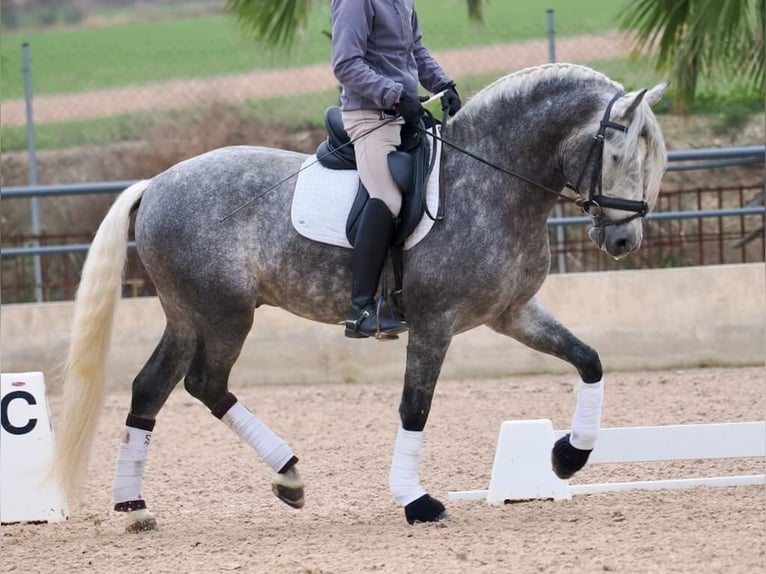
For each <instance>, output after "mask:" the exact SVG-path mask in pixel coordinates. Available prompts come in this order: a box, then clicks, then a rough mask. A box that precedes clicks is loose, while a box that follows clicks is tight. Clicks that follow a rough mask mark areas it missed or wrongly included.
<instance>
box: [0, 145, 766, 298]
mask: <svg viewBox="0 0 766 574" xmlns="http://www.w3.org/2000/svg"><path fill="white" fill-rule="evenodd" d="M765 156H766V150H765V148H764V147H763V146H750V147H739V148H723V149H715V148H714V149H698V150H686V151H671V152H669V153H668V163H669V167H668V171H688V170H691V169H704V170H710V169H713V168H718V167H728V166H731V165H751V164H764V163H766V162H765V161H764V160H765ZM133 183H134V180H126V181H111V182H95V183H75V184H58V185H34V186H13V187H5V188H2V189H1V190H0V197H1V198H2V200H11V199H13V200H23V199H29V200H30V201H31V200H39V199H40V198H50V197H57V196H64V197H67V196H68V197H71V196H80V195H94V194H109V193H111V194H117V193H120V192H122V191H123V190H125V189H126V188H127V187H129V186H130V185H132V184H133ZM761 188H762V184H761ZM716 190H717V191H716ZM745 190H746V191H745ZM689 191H692V190H689ZM697 191H700V190H697ZM732 191H735V190H734V189H728V190H727V189H726V188H723V187H719V188H714V189H710V190H707V191H705V193H707V194H708V195H707V196H706V197H708V200H705V201H700V200H699V199H698V200H697V201H696V202H694V201H692V202H678V201H669V202H668V201H660V202H659V203H658V204H657V206H655V209H659V211H656V212H654V213H651V214H649V215H648V217H647V219H648V221H649V222H656V223H654V225H655V226H658V225H661V226H662V227H659V228H658V227H655V228H654V233H655V236H654V237H653V238H652V237H651V233H652V231H651V230H650V229H649V228H648V229H647V230H646V233H645V234H647V246H650V245H652V243H653V244H654V247H655V248H658V249H660V250H661V251H662V253H663V256H662V258H663V260H665V259H667V260H668V261H669V263H668V264H672V261H680V263H678V264H681V265H689V264H716V263H727V262H737V261H740V262H744V261H752V260H753V257H756V255H755V254H754V251H753V246H752V245H751V246H748V249H747V254H746V252H745V250H744V249H743V250H741V257H740V259H732V255H731V254H728V255H725V256H724V255H721V252H722V250H723V247H722V246H723V245H724V244H725V243H729V242H731V240H732V239H734V237H733V235H732V233H734V232H733V231H732V230H733V229H735V228H736V230H737V232H741V234H742V235H745V234H747V233H748V231H749V230H751V229H754V228H756V227H758V226H759V225H762V218H763V215H764V213H765V212H766V209H765V208H764V206H763V205H753V201H752V198H753V197H756V198H757V197H758V195H759V194H758V191H759V187H758V186H755V187H754V186H746V188H742V189H740V190H739V194H738V196H737V194H736V193H735V194H733V195H732V194H731V193H729V192H732ZM711 192H712V193H719V196H720V197H719V199H718V200H717V201H711V196H710V195H709V194H710V193H711ZM724 192H726V193H724ZM744 193H747V194H748V196H749V197H748V196H745V195H743V194H744ZM665 195H667V193H663V194H661V196H660V199H662V198H663V196H665ZM697 195H699V193H698V194H697ZM724 196H725V197H729V198H730V199H727V200H725V201H722V200H721V198H723V197H724ZM761 197H762V195H761ZM663 204H664V205H663ZM716 206H717V208H716ZM557 207H558V208H559V209H557V210H555V211H554V212H553V214H552V216H551V217H550V218H549V220H548V224H549V226H550V228H551V236H550V242H551V252H552V255H553V257H554V264H553V268H552V270H551V271H552V272H558V273H566V272H567V271H572V270H574V271H582V270H593V269H598V270H601V269H603V268H605V267H603V264H601V263H598V264H596V263H594V262H593V260H592V259H591V258H590V256H589V255H587V254H586V252H585V249H584V248H585V243H587V236H586V235H585V234H584V231H583V232H582V233H581V232H580V230H578V229H577V226H582V227H583V230H584V227H585V225H587V224H588V223H590V218H589V217H585V216H581V215H579V214H578V213H577V211H576V210H574V209H568V208H566V209H565V208H563V207H564V206H560V205H557ZM568 207H571V206H568ZM663 208H664V211H663ZM759 216H760V217H759ZM754 217H755V218H756V219H753V218H754ZM716 218H717V219H718V221H719V222H722V221H728V222H729V223H727V224H721V223H718V224H715V223H712V221H711V224H704V225H703V220H707V221H710V220H715V219H716ZM733 218H739V222H738V224H735V221H736V220H735V219H733ZM673 220H677V222H676V223H674V221H673ZM688 220H692V221H688ZM693 220H696V222H695V221H693ZM685 221H688V223H684V222H685ZM667 225H670V227H667ZM671 228H672V229H674V230H675V231H672V230H671ZM715 228H717V229H718V230H717V231H716V230H715ZM566 229H569V230H572V231H571V232H569V231H567V232H565V231H564V230H566ZM709 229H713V231H709ZM656 233H659V234H660V235H656ZM673 234H675V235H679V234H680V235H679V237H680V236H687V237H692V236H693V237H694V238H695V240H696V241H697V242H699V243H700V244H702V243H706V244H713V243H717V244H718V246H717V247H716V248H715V249H713V248H711V249H713V251H716V253H713V252H712V251H711V254H710V255H711V256H712V257H708V256H707V254H703V253H702V252H700V253H699V254H696V255H694V248H693V247H691V246H689V245H687V246H686V247H683V246H682V247H680V248H679V245H680V244H682V243H683V241H681V240H683V237H680V239H679V237H675V238H674V236H673ZM716 234H717V235H716ZM583 238H585V239H583ZM83 239H84V240H86V241H87V235H85V236H83V235H80V236H79V237H74V236H73V237H71V238H70V239H69V240H75V241H80V242H78V243H73V244H63V243H65V242H66V240H67V238H66V237H61V236H59V237H55V236H54V237H47V238H46V237H43V236H42V235H37V236H36V235H35V234H34V233H33V234H32V235H31V236H26V237H17V238H16V244H15V245H6V246H3V247H2V248H0V251H1V253H2V261H3V262H4V268H5V267H8V268H10V269H11V270H12V269H13V268H16V269H21V267H24V266H25V265H27V266H28V265H29V261H28V260H27V263H26V264H23V265H22V260H19V262H18V263H12V262H11V261H12V258H23V257H32V258H33V263H35V262H36V263H37V265H40V261H41V258H42V257H49V256H58V255H64V254H71V256H72V257H74V258H75V259H73V260H72V261H71V262H68V264H69V265H70V266H71V265H75V266H77V265H78V263H77V261H79V260H80V258H82V257H83V256H84V254H85V253H86V252H87V251H88V249H89V248H90V244H89V243H84V242H82V241H83ZM41 241H42V242H45V241H47V242H48V243H50V242H51V241H54V242H60V243H61V244H50V245H40V244H39V243H40V242H41ZM684 241H685V240H684ZM5 242H6V244H7V243H9V238H8V237H6V238H5ZM20 243H21V244H20ZM25 243H27V244H25ZM127 247H128V249H129V250H131V255H130V257H133V254H135V251H134V249H135V242H133V241H128V242H127ZM700 249H701V248H700ZM690 252H691V254H690ZM679 253H681V255H680V256H679ZM679 257H680V259H679ZM758 257H760V255H759V256H758ZM641 259H642V260H643V259H644V258H643V257H642V258H641ZM761 260H762V259H761ZM6 263H7V266H6ZM42 263H44V264H45V263H47V267H46V269H49V268H50V265H54V266H61V265H64V263H63V262H58V260H56V259H50V258H48V259H45V260H42ZM79 264H80V265H81V263H79ZM642 264H643V265H648V266H650V267H651V266H653V265H655V264H653V263H652V261H650V260H649V259H646V260H643V263H642ZM137 265H138V267H140V263H137ZM19 266H21V267H19ZM655 266H656V265H655ZM41 268H42V266H41ZM136 269H137V268H136ZM22 271H23V270H22ZM5 272H6V270H5V269H4V274H5ZM18 272H19V271H17V273H18ZM137 272H139V273H141V272H140V271H137ZM67 273H70V272H67ZM26 274H27V271H23V273H22V275H25V276H26ZM74 276H75V277H76V274H75V275H74ZM134 279H135V278H134ZM19 285H21V286H22V288H23V289H29V288H30V287H29V285H28V284H27V283H26V280H24V282H23V284H22V283H20V284H19ZM67 285H68V283H67ZM50 288H51V286H50V284H49V280H45V281H44V280H43V279H42V278H41V277H38V274H37V273H35V278H34V299H35V300H37V301H38V302H41V301H43V300H44V299H45V297H44V296H43V291H44V290H48V291H49V290H50ZM15 289H19V287H16V288H15ZM4 291H5V289H4ZM134 291H135V290H134ZM70 292H71V289H69V287H66V293H70ZM64 296H65V297H66V296H67V295H66V294H65V295H64ZM11 299H13V297H11ZM25 300H26V299H25Z"/></svg>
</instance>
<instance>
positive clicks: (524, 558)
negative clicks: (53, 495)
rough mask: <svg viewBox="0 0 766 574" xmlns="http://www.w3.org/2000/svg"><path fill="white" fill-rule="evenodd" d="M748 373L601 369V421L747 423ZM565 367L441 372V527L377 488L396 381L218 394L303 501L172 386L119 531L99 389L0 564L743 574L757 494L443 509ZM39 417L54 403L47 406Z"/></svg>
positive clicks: (434, 465) (591, 471)
mask: <svg viewBox="0 0 766 574" xmlns="http://www.w3.org/2000/svg"><path fill="white" fill-rule="evenodd" d="M764 374H765V373H764V368H763V367H752V368H740V369H705V370H688V371H674V372H639V373H608V374H607V376H606V378H605V380H606V383H607V394H606V404H605V411H604V418H603V422H604V426H609V427H614V426H632V425H638V426H640V425H656V424H681V423H703V422H734V421H754V420H763V418H764V413H765V412H766V408H765V401H764V396H765V394H764V390H765V389H764ZM574 380H575V377H574V376H573V375H569V376H551V375H545V376H542V375H540V376H523V377H514V378H510V379H505V380H482V381H477V380H466V381H442V382H441V383H440V385H439V387H438V389H437V393H436V397H435V399H434V405H433V410H432V412H431V417H430V421H429V425H428V427H427V428H426V433H425V441H424V452H423V457H422V463H421V481H422V482H423V484H424V486H425V487H426V488H427V489H428V490H429V492H430V493H431V494H432V495H433V496H436V497H438V498H440V499H442V500H443V501H444V502H445V503H446V504H447V505H448V510H449V512H450V514H451V520H450V521H448V522H446V523H440V524H420V525H415V526H409V525H408V524H407V523H406V522H405V520H404V516H403V513H402V511H401V509H400V508H399V507H398V506H397V505H396V504H395V502H394V501H393V499H392V498H391V497H390V496H389V494H388V487H387V476H388V468H389V463H390V458H391V452H392V448H393V440H394V436H395V433H396V428H397V426H398V416H397V405H398V400H399V395H400V392H401V387H400V384H399V383H398V382H396V381H391V382H387V383H381V384H379V385H343V384H337V385H334V384H332V385H321V386H310V385H309V386H285V387H268V386H250V387H244V388H236V389H232V390H233V391H234V392H235V393H236V394H238V396H239V397H240V399H241V400H242V401H243V402H245V403H246V404H248V405H249V406H250V407H251V408H252V409H253V410H254V411H255V412H256V413H257V414H258V415H259V416H260V417H261V418H262V419H264V420H265V421H267V422H268V423H269V424H270V425H271V426H272V428H273V429H274V430H275V431H277V432H278V433H280V434H281V435H282V436H284V437H285V438H286V439H287V440H288V441H289V443H290V444H291V446H292V447H293V449H294V450H295V451H296V453H297V454H298V455H299V457H300V458H301V462H300V469H301V471H302V473H303V475H304V478H305V480H306V485H307V491H306V496H307V502H306V507H305V508H304V509H303V510H301V511H296V510H292V509H290V508H288V507H287V506H285V505H284V504H282V503H281V502H279V501H278V500H277V499H276V498H274V497H273V496H272V494H271V492H270V488H269V485H270V471H268V469H267V468H266V467H265V465H264V464H262V463H260V462H259V461H258V460H256V457H255V455H254V454H252V452H251V451H250V450H249V448H248V447H246V446H245V445H244V444H243V443H241V442H240V441H239V440H238V439H236V438H235V436H234V435H233V434H232V433H231V431H229V430H228V429H227V428H226V427H225V426H224V425H222V424H221V423H220V422H219V421H217V420H216V419H215V418H214V417H212V416H211V415H210V414H209V413H207V411H206V410H205V408H204V407H203V406H202V405H200V404H199V403H197V402H196V401H195V400H194V399H192V398H191V397H190V396H188V395H187V394H186V393H185V392H184V391H182V390H179V391H177V392H175V393H174V394H173V395H172V396H171V398H170V400H169V403H168V405H167V406H166V407H165V409H164V410H163V411H162V412H161V413H160V416H159V418H158V424H157V427H156V429H155V432H154V436H153V440H152V449H151V452H150V456H149V462H148V467H147V477H146V482H145V491H144V495H145V497H146V499H147V501H148V504H149V507H150V508H151V509H152V510H153V511H154V513H155V516H156V517H157V519H158V521H159V529H158V530H157V531H154V532H150V533H142V534H139V535H129V534H126V533H124V532H123V527H124V523H123V517H122V516H121V515H118V514H116V513H114V512H112V511H111V510H110V507H111V478H112V472H113V470H114V462H115V457H116V453H117V446H118V441H119V435H120V431H121V429H122V425H123V422H124V419H125V415H126V413H127V407H128V404H129V392H128V390H127V389H126V390H124V391H121V392H116V393H112V394H110V395H109V396H108V398H107V402H106V405H105V408H104V410H103V416H102V418H101V422H100V426H99V432H98V438H97V440H96V443H95V447H94V455H93V459H92V462H91V467H90V473H89V478H88V481H87V484H86V485H85V486H84V489H83V503H82V505H81V506H80V507H79V508H75V509H71V517H70V519H69V521H67V522H66V523H61V524H42V525H24V524H15V525H8V526H4V527H3V528H2V568H1V569H2V571H3V572H19V573H21V572H24V573H36V572H40V573H52V572H93V573H102V572H103V573H107V572H108V573H122V572H125V573H127V572H152V573H165V572H168V573H170V572H172V573H178V572H195V573H216V572H229V571H237V572H254V573H261V572H263V573H267V572H268V573H272V572H282V573H286V574H290V573H301V574H309V573H311V574H319V573H322V574H329V573H335V574H339V573H359V572H390V573H397V574H398V573H415V572H439V573H465V572H468V573H474V572H476V573H491V572H522V573H523V572H605V571H607V572H625V573H631V574H633V573H642V572H647V573H649V572H651V573H657V572H672V573H683V572H690V573H691V572H695V573H696V572H726V573H736V572H743V573H744V572H756V571H762V568H763V564H764V563H766V554H765V551H764V548H765V547H766V544H765V543H766V506H765V499H764V494H765V491H764V487H763V486H748V487H732V488H705V487H699V488H695V489H690V490H675V491H671V490H665V491H653V492H652V491H632V492H623V493H611V494H601V495H589V496H577V497H575V498H574V499H573V500H571V501H562V502H553V501H535V502H525V503H518V504H513V505H506V506H503V507H490V506H487V505H486V504H484V503H483V502H466V501H464V502H449V501H448V500H447V493H448V492H449V491H452V490H469V489H481V488H486V487H487V486H488V484H489V479H490V472H491V467H492V461H493V457H494V449H495V443H496V440H497V433H498V430H499V428H500V424H501V423H502V421H504V420H509V419H534V418H549V419H551V420H552V421H553V424H554V426H555V427H556V428H566V427H567V426H568V424H569V418H570V417H571V413H572V409H573V406H574V401H573V395H572V384H573V382H574ZM50 402H51V409H52V412H53V415H54V420H55V418H56V414H57V412H58V409H59V402H58V397H57V396H56V395H53V396H52V397H51V398H50ZM763 472H764V461H763V460H730V461H723V462H721V461H718V462H709V461H708V462H700V461H689V462H684V463H662V464H660V463H652V464H638V465H636V464H634V465H591V466H590V467H586V469H585V470H584V471H583V472H582V473H581V474H580V475H578V477H577V478H576V479H575V482H581V483H589V482H604V481H624V480H641V479H653V478H678V477H689V476H705V475H710V476H713V475H718V474H721V475H724V474H759V473H763Z"/></svg>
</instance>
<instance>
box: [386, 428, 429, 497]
mask: <svg viewBox="0 0 766 574" xmlns="http://www.w3.org/2000/svg"><path fill="white" fill-rule="evenodd" d="M422 442H423V433H422V432H419V431H407V430H404V429H403V428H401V427H400V428H399V432H398V434H397V435H396V443H395V444H394V459H393V460H392V461H391V473H390V474H389V476H388V484H389V487H390V489H391V494H392V495H393V497H394V498H396V500H397V501H398V502H399V504H401V505H402V506H407V505H408V504H409V503H410V502H412V501H414V500H417V499H418V498H420V497H421V496H423V495H424V494H425V493H426V491H425V489H424V488H423V487H422V486H420V479H419V478H418V466H420V448H421V444H422Z"/></svg>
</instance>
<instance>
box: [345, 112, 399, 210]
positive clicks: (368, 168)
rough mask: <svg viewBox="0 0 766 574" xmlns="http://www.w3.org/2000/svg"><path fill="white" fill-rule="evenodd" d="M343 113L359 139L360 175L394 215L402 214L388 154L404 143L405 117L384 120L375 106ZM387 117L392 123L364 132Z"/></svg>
mask: <svg viewBox="0 0 766 574" xmlns="http://www.w3.org/2000/svg"><path fill="white" fill-rule="evenodd" d="M342 117H343V126H344V127H345V128H346V132H348V135H349V137H350V138H351V139H352V140H355V141H354V151H355V154H356V169H357V171H358V172H359V179H361V180H362V183H363V184H364V187H366V188H367V191H368V192H369V194H370V197H375V198H378V199H380V200H382V201H384V202H385V204H386V205H387V206H388V209H390V210H391V213H392V214H393V215H394V217H396V216H398V215H399V210H400V209H401V207H402V194H401V192H400V191H399V187H398V186H397V185H396V183H395V182H394V179H393V178H392V177H391V172H390V171H389V169H388V154H389V153H391V152H392V151H394V150H395V149H396V146H398V145H399V144H400V143H401V139H402V137H401V131H402V125H404V120H403V119H402V118H396V119H395V120H381V119H380V112H379V111H375V110H351V111H344V112H343V114H342ZM386 121H388V122H389V123H388V124H386V125H384V126H382V127H380V128H378V129H376V130H375V131H373V132H370V133H369V134H367V135H363V134H365V133H367V132H369V131H370V130H371V129H373V128H375V127H377V126H379V125H380V124H381V122H386ZM356 138H359V139H356Z"/></svg>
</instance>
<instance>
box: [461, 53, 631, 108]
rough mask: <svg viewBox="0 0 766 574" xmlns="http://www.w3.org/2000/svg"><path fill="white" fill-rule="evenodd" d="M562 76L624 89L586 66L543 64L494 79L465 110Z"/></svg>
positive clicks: (469, 102) (513, 94)
mask: <svg viewBox="0 0 766 574" xmlns="http://www.w3.org/2000/svg"><path fill="white" fill-rule="evenodd" d="M563 77H567V78H571V79H575V80H584V81H589V80H602V81H604V82H607V83H609V84H611V85H612V86H614V88H615V90H624V88H623V87H622V86H621V85H620V84H618V83H617V82H615V81H613V80H610V79H609V78H608V77H607V76H605V75H604V74H602V73H601V72H597V71H596V70H593V69H592V68H588V67H587V66H580V65H578V64H564V63H561V64H543V65H541V66H534V67H531V68H525V69H523V70H519V71H518V72H514V73H512V74H508V75H507V76H504V77H502V78H499V79H497V80H495V81H494V82H492V83H491V84H489V85H488V86H486V87H485V88H483V89H482V90H480V91H479V92H477V93H476V94H475V95H474V96H473V97H472V98H471V99H470V100H469V101H468V103H466V106H465V107H466V108H467V109H466V111H472V109H473V107H474V106H475V105H478V106H481V105H485V104H489V103H491V102H492V101H493V100H495V99H497V98H501V97H516V96H523V95H524V94H526V93H528V92H529V91H531V90H532V88H534V87H535V85H537V84H538V83H539V82H542V81H545V80H551V79H556V78H563Z"/></svg>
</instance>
